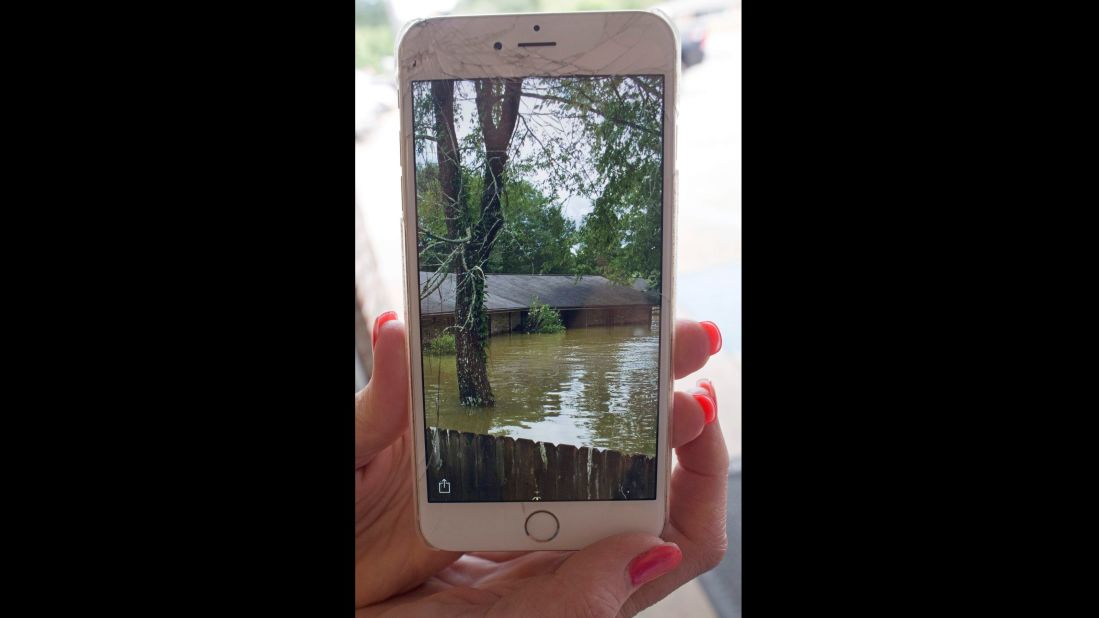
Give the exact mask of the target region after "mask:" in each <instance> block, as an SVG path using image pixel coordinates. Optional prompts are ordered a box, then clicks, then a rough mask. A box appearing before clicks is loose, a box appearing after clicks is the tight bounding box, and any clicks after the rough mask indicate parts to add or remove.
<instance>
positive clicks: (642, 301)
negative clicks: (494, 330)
mask: <svg viewBox="0 0 1099 618" xmlns="http://www.w3.org/2000/svg"><path fill="white" fill-rule="evenodd" d="M430 276H431V273H426V272H421V273H420V289H423V286H424V283H426V282H427V279H428V277H430ZM646 288H647V286H646V284H645V280H644V279H638V280H636V281H634V283H633V285H632V286H627V285H616V284H614V283H611V282H610V281H608V280H607V279H605V278H604V277H599V276H596V275H584V276H583V277H581V278H580V280H579V281H577V279H576V277H574V276H573V275H485V308H486V309H488V310H489V311H515V310H519V309H529V308H530V304H531V300H532V299H534V298H535V297H537V298H538V302H540V303H542V304H545V305H549V306H551V307H554V308H556V309H575V308H580V307H626V306H633V305H659V304H660V294H659V293H658V292H650V291H647V290H646ZM453 312H454V275H453V274H448V275H447V276H446V280H445V281H443V284H442V285H441V286H439V289H438V290H436V291H434V292H432V293H431V294H430V295H428V297H427V298H425V299H423V300H422V301H420V313H421V315H432V314H447V313H453Z"/></svg>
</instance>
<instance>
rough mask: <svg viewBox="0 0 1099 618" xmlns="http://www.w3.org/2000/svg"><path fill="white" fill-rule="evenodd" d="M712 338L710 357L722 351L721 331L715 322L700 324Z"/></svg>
mask: <svg viewBox="0 0 1099 618" xmlns="http://www.w3.org/2000/svg"><path fill="white" fill-rule="evenodd" d="M699 324H701V325H702V328H704V329H706V334H707V335H709V336H710V356H713V355H714V354H717V353H718V352H719V351H721V330H720V329H719V328H718V327H717V324H714V323H713V322H699Z"/></svg>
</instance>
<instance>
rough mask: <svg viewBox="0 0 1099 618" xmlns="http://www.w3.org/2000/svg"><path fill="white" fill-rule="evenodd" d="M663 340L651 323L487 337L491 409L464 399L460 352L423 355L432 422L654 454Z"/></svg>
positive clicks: (428, 413) (427, 405) (427, 408)
mask: <svg viewBox="0 0 1099 618" xmlns="http://www.w3.org/2000/svg"><path fill="white" fill-rule="evenodd" d="M658 346H659V338H658V337H657V331H656V329H655V328H650V327H649V326H647V325H631V326H598V327H589V328H573V329H569V330H567V331H565V332H563V333H557V334H552V335H528V334H521V333H513V334H506V335H497V336H495V337H492V338H491V339H489V348H488V376H489V382H491V384H492V391H493V394H495V395H496V406H495V407H492V408H469V407H464V406H461V405H458V382H457V376H456V369H455V365H454V356H453V355H451V356H426V355H425V356H424V357H423V359H424V409H425V414H426V416H427V424H428V425H430V426H436V427H446V428H448V429H458V430H460V431H468V432H472V433H483V434H491V435H499V436H511V437H513V438H529V439H531V440H540V441H544V442H553V443H555V444H572V445H574V446H592V447H598V448H609V449H614V450H617V451H622V452H625V453H644V454H646V455H655V451H656V414H657V388H658V383H659V364H658Z"/></svg>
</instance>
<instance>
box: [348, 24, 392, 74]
mask: <svg viewBox="0 0 1099 618" xmlns="http://www.w3.org/2000/svg"><path fill="white" fill-rule="evenodd" d="M392 55H393V31H392V30H390V29H389V24H388V23H381V24H356V25H355V68H356V69H372V70H374V71H376V72H381V71H382V68H383V67H382V58H385V57H386V56H392Z"/></svg>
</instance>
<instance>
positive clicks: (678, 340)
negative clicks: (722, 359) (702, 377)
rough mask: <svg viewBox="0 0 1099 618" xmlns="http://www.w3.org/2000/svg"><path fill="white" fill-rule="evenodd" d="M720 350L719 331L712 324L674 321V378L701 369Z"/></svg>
mask: <svg viewBox="0 0 1099 618" xmlns="http://www.w3.org/2000/svg"><path fill="white" fill-rule="evenodd" d="M720 349H721V331H720V330H718V328H717V325H716V324H714V323H713V322H695V321H694V320H676V322H675V346H674V347H673V350H674V352H675V358H674V359H673V361H674V366H675V378H676V379H677V380H678V379H679V378H682V377H684V376H688V375H691V374H692V373H694V372H696V371H698V370H699V369H702V367H703V365H705V364H706V361H707V360H708V359H709V358H710V356H711V355H713V354H715V353H717V351H718V350H720Z"/></svg>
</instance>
